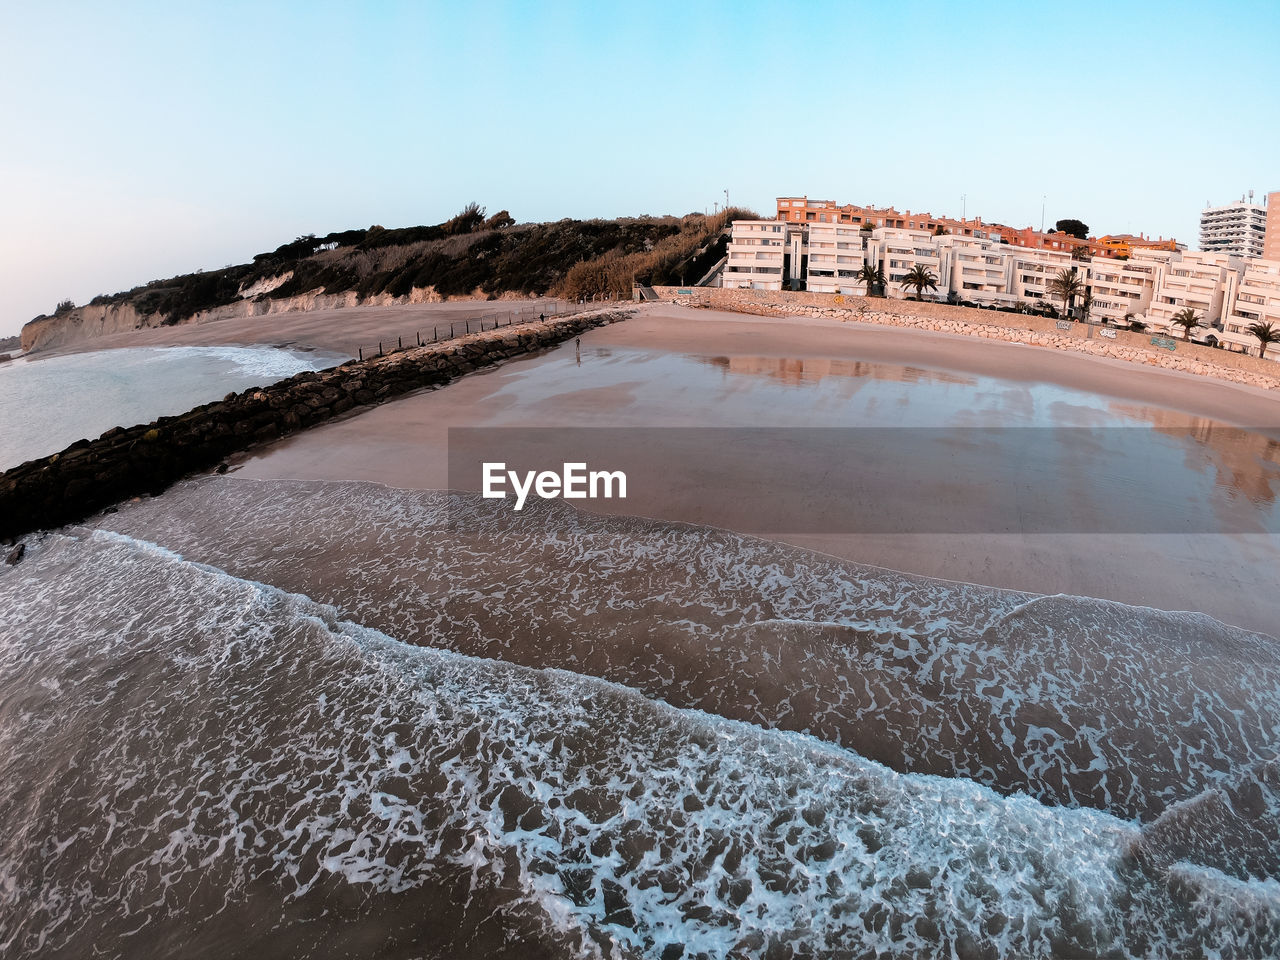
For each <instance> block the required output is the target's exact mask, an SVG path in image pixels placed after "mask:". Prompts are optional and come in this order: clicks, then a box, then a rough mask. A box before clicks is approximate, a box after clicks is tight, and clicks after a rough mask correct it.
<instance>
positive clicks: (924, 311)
mask: <svg viewBox="0 0 1280 960" xmlns="http://www.w3.org/2000/svg"><path fill="white" fill-rule="evenodd" d="M681 289H684V290H686V291H688V292H687V293H684V294H681V293H680V292H679V291H680V290H681ZM654 290H655V292H656V293H657V294H658V296H659V297H661V298H662V299H663V300H667V301H670V302H672V303H675V304H678V305H681V306H694V307H709V308H711V309H714V310H730V311H734V312H737V313H753V314H758V315H762V316H791V317H814V318H826V319H832V320H848V321H857V322H860V323H876V324H882V325H884V326H890V327H912V328H915V329H918V330H932V331H935V332H938V333H954V334H960V335H963V336H970V337H981V338H983V339H987V340H1003V341H1005V342H1008V343H1027V344H1034V345H1036V346H1042V347H1049V348H1051V349H1055V350H1072V351H1075V352H1077V353H1087V354H1091V355H1093V356H1099V357H1112V358H1115V359H1118V360H1127V361H1130V362H1132V363H1141V364H1145V365H1147V366H1153V367H1162V368H1164V369H1167V370H1179V371H1182V372H1184V373H1194V374H1198V375H1200V376H1207V377H1216V378H1217V379H1219V380H1227V381H1230V382H1232V383H1239V384H1243V385H1245V386H1250V387H1259V388H1261V389H1263V390H1280V362H1277V361H1274V360H1268V359H1260V358H1258V357H1250V356H1245V355H1243V354H1239V353H1230V352H1228V351H1226V350H1216V349H1214V348H1213V347H1207V346H1203V345H1201V344H1196V343H1189V342H1185V341H1183V340H1180V339H1177V340H1175V344H1176V350H1174V351H1169V350H1167V349H1163V348H1161V347H1156V346H1153V345H1152V343H1151V339H1152V334H1150V333H1135V332H1131V331H1128V330H1112V331H1111V332H1113V333H1115V335H1116V336H1115V339H1114V340H1113V339H1110V338H1104V337H1103V336H1102V335H1101V331H1102V330H1103V329H1106V328H1103V327H1100V326H1094V327H1092V328H1091V327H1090V326H1089V325H1088V324H1083V323H1074V324H1072V325H1071V328H1070V329H1068V330H1060V329H1058V327H1057V325H1056V321H1054V320H1053V319H1050V318H1047V317H1034V316H1028V315H1026V314H1017V313H1001V312H998V311H994V310H979V309H975V308H973V307H957V306H953V305H951V304H947V303H930V302H927V301H926V302H918V301H913V300H893V299H888V298H884V297H872V298H868V297H855V296H838V295H836V294H830V293H807V292H798V293H793V292H790V291H774V290H743V289H722V288H717V287H697V288H678V287H655V288H654ZM1090 332H1092V334H1093V335H1092V337H1090V336H1089V333H1090ZM1162 339H1164V338H1163V337H1162Z"/></svg>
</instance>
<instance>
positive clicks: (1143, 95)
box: [0, 2, 1280, 337]
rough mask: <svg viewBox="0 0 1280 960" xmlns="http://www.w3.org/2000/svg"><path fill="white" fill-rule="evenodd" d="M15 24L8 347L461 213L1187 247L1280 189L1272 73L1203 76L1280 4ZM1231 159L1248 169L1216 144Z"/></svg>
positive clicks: (661, 10) (425, 12)
mask: <svg viewBox="0 0 1280 960" xmlns="http://www.w3.org/2000/svg"><path fill="white" fill-rule="evenodd" d="M10 20H11V21H12V26H11V29H10V31H9V32H8V44H7V45H6V47H7V48H6V49H5V56H4V58H3V64H0V76H3V78H4V82H5V84H6V86H7V88H8V89H9V90H10V91H17V93H18V95H17V96H11V97H9V98H6V101H5V103H4V104H3V105H0V118H3V121H4V124H5V128H6V129H7V130H9V131H10V133H11V135H10V137H9V138H8V145H7V147H6V149H5V151H4V152H3V155H2V156H0V175H3V180H4V183H5V187H4V190H5V197H4V203H3V206H4V209H5V211H6V217H5V221H4V229H3V241H0V243H2V244H3V247H2V248H0V257H3V260H4V262H5V263H6V264H7V265H9V268H10V271H9V277H10V280H9V283H7V284H5V285H4V287H3V293H2V294H0V337H2V336H10V335H13V334H16V333H17V332H18V331H19V329H20V328H21V326H22V325H23V324H24V323H26V322H27V321H29V320H30V319H32V318H33V317H35V316H37V315H39V314H48V313H52V312H53V309H54V307H55V305H56V303H57V302H58V301H59V300H61V299H64V298H70V299H72V300H74V301H75V302H76V303H77V304H84V303H86V302H88V301H89V300H90V299H91V298H92V297H94V296H97V295H99V294H112V293H115V292H117V291H121V290H127V289H130V288H132V287H135V286H138V285H140V284H144V283H147V282H149V281H151V280H154V279H158V278H164V277H171V276H176V275H180V274H185V273H191V272H194V271H196V270H202V269H203V270H209V269H216V268H219V267H222V266H224V265H226V264H230V263H244V262H247V261H249V260H250V259H251V258H252V257H253V255H254V254H257V253H262V252H264V251H269V250H272V249H275V248H276V247H277V246H279V245H280V244H282V243H286V242H288V241H290V240H292V239H293V238H294V237H296V236H300V235H304V234H308V233H314V234H317V235H320V236H323V235H324V234H327V233H330V232H333V231H338V230H344V229H352V228H357V227H367V226H368V225H370V224H373V223H379V224H382V225H384V226H387V227H396V226H410V225H417V224H425V223H438V222H441V221H443V220H446V219H448V218H449V217H450V216H452V215H453V214H454V213H456V212H457V211H458V210H459V209H461V208H462V207H463V206H464V205H465V204H466V203H468V202H470V201H475V202H478V203H480V204H482V205H484V206H486V207H487V208H488V209H489V212H490V213H494V212H497V211H498V210H500V209H504V208H505V209H507V210H509V211H510V213H511V215H512V216H513V217H514V218H515V219H516V220H517V221H520V222H542V221H554V220H559V219H562V218H565V217H570V218H573V219H591V218H593V217H600V218H605V219H611V218H614V217H619V216H644V215H651V216H661V215H665V214H673V215H676V216H679V215H682V214H685V213H688V212H692V211H702V210H706V211H711V210H712V209H713V208H714V207H715V206H718V205H723V203H724V191H725V190H726V189H727V190H728V193H729V202H730V203H731V204H732V205H734V206H742V207H748V208H752V209H755V210H756V211H757V212H759V213H760V214H761V215H762V216H766V217H772V215H773V212H774V201H775V199H776V198H777V197H785V196H806V195H807V196H809V197H811V198H814V199H823V200H834V201H836V202H839V203H842V204H843V203H856V204H864V205H876V206H890V205H892V206H895V207H897V208H898V209H899V210H906V209H908V208H909V209H911V210H913V211H926V210H927V211H929V212H931V213H933V214H935V215H945V216H949V217H958V216H960V215H961V214H962V213H963V214H965V215H967V216H969V217H974V216H981V217H982V218H983V219H984V220H986V221H990V222H1000V223H1005V224H1008V225H1010V226H1015V227H1022V226H1028V225H1029V226H1032V227H1036V228H1038V227H1039V226H1040V212H1041V205H1042V198H1044V199H1043V204H1044V209H1045V213H1044V225H1045V227H1046V228H1049V227H1051V226H1052V225H1053V224H1054V222H1055V221H1057V220H1059V219H1065V218H1076V219H1079V220H1082V221H1084V222H1085V223H1087V224H1088V225H1089V229H1090V233H1092V234H1094V235H1102V234H1107V233H1111V234H1118V233H1145V234H1147V235H1148V236H1164V237H1173V238H1176V239H1177V240H1178V241H1179V242H1181V243H1183V244H1186V246H1187V248H1188V249H1196V248H1197V247H1198V246H1199V231H1198V218H1199V213H1200V211H1201V210H1202V209H1203V208H1204V207H1205V205H1206V201H1207V202H1208V203H1209V204H1211V205H1214V206H1218V205H1223V204H1227V203H1232V202H1234V201H1235V200H1236V198H1237V197H1239V196H1241V195H1242V194H1244V193H1246V192H1247V191H1248V190H1250V189H1252V190H1254V191H1255V202H1261V200H1262V198H1263V197H1265V194H1266V193H1267V192H1268V191H1269V190H1274V189H1280V173H1277V172H1276V171H1275V170H1274V168H1273V169H1271V170H1268V169H1267V168H1266V165H1265V163H1264V162H1263V161H1262V158H1264V157H1266V156H1275V155H1276V154H1277V152H1280V133H1277V130H1280V122H1278V121H1280V108H1278V107H1277V105H1276V103H1275V101H1274V98H1268V97H1266V96H1265V91H1269V90H1274V89H1277V88H1280V67H1277V66H1276V65H1275V64H1274V63H1273V62H1272V61H1270V60H1268V59H1263V58H1259V60H1258V61H1257V62H1256V63H1255V64H1252V65H1251V70H1252V73H1251V74H1249V75H1248V76H1247V77H1246V78H1245V79H1243V80H1241V79H1238V75H1233V76H1231V77H1225V76H1210V75H1207V74H1208V71H1197V70H1195V69H1194V68H1193V67H1194V64H1196V62H1197V59H1198V58H1200V57H1201V56H1202V54H1203V52H1204V51H1214V52H1215V53H1216V52H1218V51H1222V50H1230V49H1231V44H1233V43H1234V44H1236V45H1243V44H1245V43H1246V42H1247V40H1248V38H1249V36H1250V34H1251V33H1252V34H1254V35H1259V36H1266V35H1274V33H1275V30H1276V28H1277V27H1280V10H1277V9H1276V8H1275V7H1274V6H1271V5H1266V4H1261V3H1244V2H1242V3H1236V4H1231V5H1228V6H1225V7H1221V8H1215V9H1214V10H1212V11H1210V10H1206V9H1204V8H1201V7H1198V6H1195V5H1191V4H1150V3H1147V4H1130V5H1126V6H1124V7H1123V8H1119V9H1116V8H1114V7H1113V6H1110V5H1108V6H1103V5H1102V4H1086V5H1084V6H1079V7H1073V8H1072V9H1071V11H1070V12H1069V14H1067V15H1065V16H1064V14H1063V13H1062V12H1061V11H1055V10H1024V9H1019V8H1018V7H1017V6H1015V5H1013V4H1006V3H999V4H988V5H984V6H983V7H981V8H970V7H963V8H958V7H953V6H947V5H944V4H938V3H911V4H905V5H903V6H901V7H898V8H895V9H893V10H888V9H882V8H880V7H877V6H872V5H865V4H864V5H846V4H834V3H833V4H815V5H811V6H808V7H806V8H805V9H804V12H803V13H802V14H796V13H794V12H790V11H788V12H779V11H778V10H776V9H774V8H772V7H767V6H764V5H750V4H745V5H734V6H730V5H728V4H716V5H712V4H708V5H700V6H697V7H694V8H688V7H686V6H676V5H675V4H671V3H664V4H658V5H654V6H651V7H646V8H643V9H640V8H609V9H603V10H602V9H595V8H591V7H587V6H576V5H568V4H548V5H545V6H539V7H531V6H527V5H488V6H485V7H481V8H469V9H467V10H458V9H453V8H450V7H447V6H443V5H426V6H410V5H400V4H377V5H372V6H369V7H366V8H360V9H358V10H355V9H347V8H342V7H321V8H315V9H313V8H311V7H309V6H303V5H301V4H294V3H290V4H278V5H273V6H271V7H269V8H266V9H259V8H254V7H250V6H248V5H234V6H229V7H223V6H220V7H218V8H213V7H204V8H198V9H195V10H172V9H169V8H166V7H163V6H159V5H149V4H136V5H131V6H129V7H128V8H127V9H125V10H124V11H123V12H121V11H118V10H113V11H110V12H102V11H96V10H86V9H80V8H76V7H71V6H63V7H60V8H58V9H52V10H51V9H45V8H42V9H40V10H36V9H32V8H21V9H18V10H14V11H12V12H11V15H10ZM1100 25H1101V28H1100ZM846 37H847V38H848V40H847V41H846V40H845V39H844V38H846ZM829 38H835V40H834V42H832V41H831V40H829ZM829 44H830V46H828V45H829ZM938 50H942V51H943V52H941V53H939V52H936V51H938ZM947 51H955V52H954V53H949V52H947ZM1028 74H1030V75H1031V80H1030V82H1028V80H1027V76H1028ZM1251 91H1257V92H1256V93H1254V92H1251ZM1237 132H1238V133H1239V136H1234V135H1233V134H1235V133H1237ZM868 141H869V142H868ZM1238 142H1247V143H1249V144H1251V145H1252V148H1253V149H1252V150H1250V151H1249V152H1248V153H1247V154H1244V153H1243V152H1241V151H1232V152H1230V153H1228V152H1226V149H1225V148H1224V149H1223V151H1222V153H1223V155H1220V156H1219V155H1215V153H1214V149H1215V145H1216V144H1217V143H1228V144H1230V143H1238ZM1171 158H1172V159H1171ZM1268 176H1270V177H1271V180H1269V181H1268V180H1266V179H1264V178H1266V177H1268Z"/></svg>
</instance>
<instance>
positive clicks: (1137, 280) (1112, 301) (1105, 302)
mask: <svg viewBox="0 0 1280 960" xmlns="http://www.w3.org/2000/svg"><path fill="white" fill-rule="evenodd" d="M1173 256H1174V254H1173V253H1172V252H1170V251H1167V250H1144V249H1142V248H1138V249H1136V250H1134V251H1133V255H1132V256H1131V257H1130V258H1129V259H1128V260H1110V259H1106V258H1103V257H1095V258H1094V259H1093V260H1092V261H1091V262H1090V264H1089V290H1090V292H1091V293H1092V295H1093V300H1092V302H1091V304H1090V311H1089V314H1090V316H1091V317H1092V318H1093V319H1094V320H1102V321H1104V322H1105V321H1110V322H1112V323H1125V322H1127V321H1128V320H1131V319H1134V318H1137V317H1140V316H1141V315H1142V314H1144V313H1145V312H1146V310H1147V307H1149V306H1150V305H1151V298H1152V297H1153V296H1155V289H1156V281H1157V279H1158V278H1159V277H1160V276H1161V275H1162V274H1163V271H1164V269H1165V267H1166V266H1167V265H1168V263H1169V259H1170V258H1171V257H1173Z"/></svg>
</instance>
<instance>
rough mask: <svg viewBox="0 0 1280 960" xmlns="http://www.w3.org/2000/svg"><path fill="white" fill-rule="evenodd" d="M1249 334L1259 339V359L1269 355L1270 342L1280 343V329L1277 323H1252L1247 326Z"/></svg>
mask: <svg viewBox="0 0 1280 960" xmlns="http://www.w3.org/2000/svg"><path fill="white" fill-rule="evenodd" d="M1245 329H1247V330H1248V331H1249V336H1251V337H1254V338H1255V339H1256V340H1257V341H1258V359H1262V358H1263V357H1265V356H1266V355H1267V344H1268V343H1280V330H1277V329H1276V327H1275V325H1274V324H1272V323H1270V322H1268V323H1251V324H1249V326H1248V327H1246V328H1245Z"/></svg>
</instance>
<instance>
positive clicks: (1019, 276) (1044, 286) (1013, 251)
mask: <svg viewBox="0 0 1280 960" xmlns="http://www.w3.org/2000/svg"><path fill="white" fill-rule="evenodd" d="M1006 249H1008V250H1009V254H1008V256H1009V258H1010V260H1011V264H1010V270H1009V294H1010V295H1011V296H1012V297H1013V301H1014V303H1017V302H1018V301H1022V302H1023V303H1025V304H1027V305H1028V306H1029V307H1032V308H1035V307H1039V306H1040V305H1042V304H1048V305H1049V306H1051V307H1053V309H1055V310H1061V309H1062V303H1061V301H1059V300H1058V298H1057V297H1055V296H1054V295H1053V293H1052V292H1051V291H1050V289H1049V283H1050V281H1052V280H1053V278H1054V277H1056V276H1057V275H1058V274H1059V273H1061V272H1062V271H1063V270H1068V271H1070V270H1072V269H1074V270H1075V271H1076V272H1077V273H1078V274H1080V281H1081V283H1082V284H1083V283H1084V282H1085V279H1086V277H1087V275H1088V264H1087V263H1086V262H1083V261H1078V260H1072V259H1071V254H1070V253H1068V252H1067V251H1065V250H1031V249H1025V248H1023V247H1008V248H1006Z"/></svg>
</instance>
